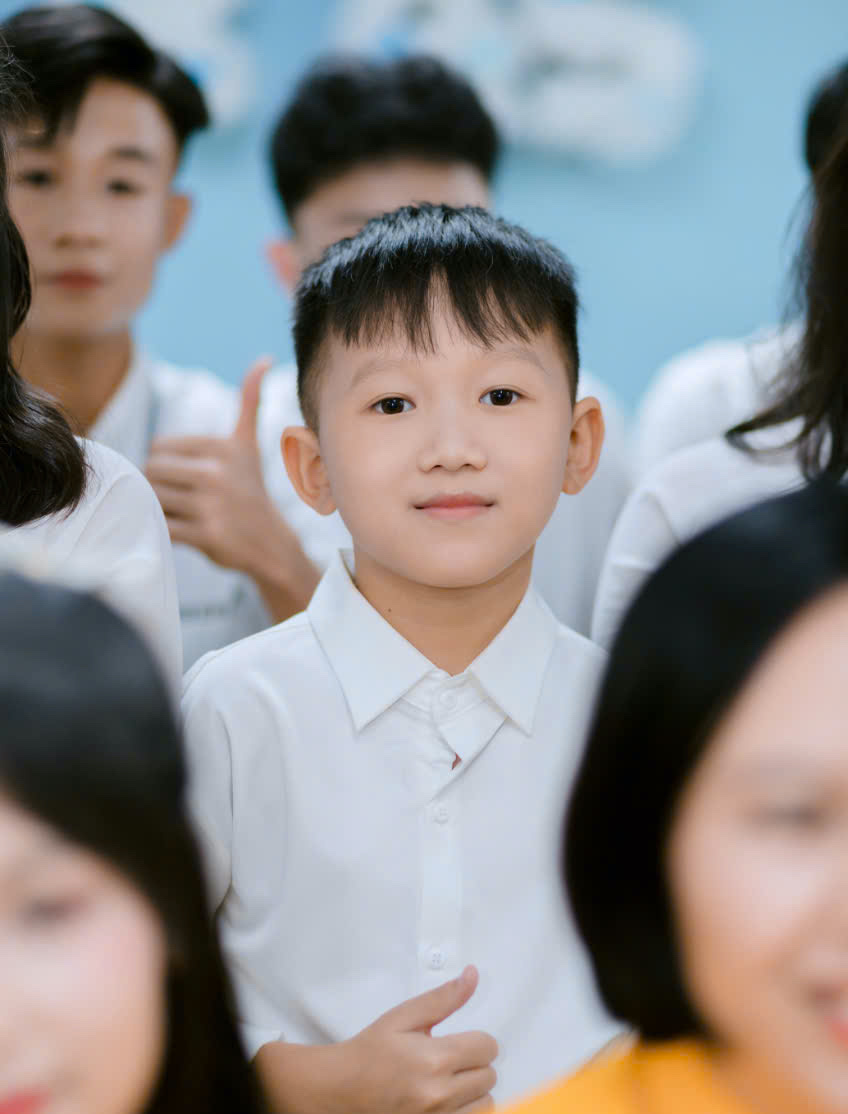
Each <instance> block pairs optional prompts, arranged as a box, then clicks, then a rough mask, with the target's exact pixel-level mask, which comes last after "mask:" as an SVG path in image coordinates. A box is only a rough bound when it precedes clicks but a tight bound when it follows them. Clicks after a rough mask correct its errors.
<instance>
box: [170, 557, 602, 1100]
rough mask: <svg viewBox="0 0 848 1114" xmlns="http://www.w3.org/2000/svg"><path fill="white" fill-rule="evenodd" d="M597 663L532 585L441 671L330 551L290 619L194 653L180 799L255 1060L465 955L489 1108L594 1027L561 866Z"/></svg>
mask: <svg viewBox="0 0 848 1114" xmlns="http://www.w3.org/2000/svg"><path fill="white" fill-rule="evenodd" d="M603 663H604V655H603V653H602V652H601V651H600V650H598V648H597V647H595V646H593V645H592V644H591V643H589V642H588V641H587V640H586V639H584V638H582V637H581V636H580V635H577V634H575V633H574V632H573V631H570V630H567V629H566V628H565V627H562V626H560V625H559V624H558V623H557V622H556V620H555V619H554V618H553V616H552V615H551V613H550V611H549V610H548V608H547V607H546V605H545V604H544V603H543V602H542V601H541V600H540V598H539V596H538V595H537V594H536V592H535V591H534V590H532V589H531V590H530V591H528V593H527V594H526V596H525V597H524V600H523V601H522V603H521V604H520V606H519V607H518V609H517V610H516V612H515V614H514V615H513V617H512V618H511V619H510V621H509V622H508V623H507V625H506V626H505V627H504V629H503V630H502V631H501V633H500V634H499V635H498V636H497V637H496V638H495V639H494V640H493V641H492V643H491V644H490V645H489V646H488V647H487V649H486V650H484V651H483V653H482V654H480V656H479V657H478V658H477V659H476V660H475V661H474V662H473V663H472V664H471V665H470V666H469V667H468V669H466V670H465V671H464V672H463V673H462V674H460V675H458V676H456V677H450V676H448V675H447V674H446V673H444V672H442V671H441V670H439V669H436V668H435V667H434V666H433V665H432V664H431V662H429V661H428V660H427V659H426V658H425V657H424V656H423V655H422V654H420V653H419V652H418V650H416V649H415V648H414V647H413V646H412V645H411V644H410V643H409V642H407V641H406V640H405V639H404V638H403V637H402V636H401V635H400V634H399V633H398V632H397V631H395V630H394V629H393V628H392V627H391V626H390V625H389V624H388V623H387V622H386V621H385V620H384V619H383V618H382V617H381V616H380V615H379V614H378V612H377V611H376V610H374V608H372V607H371V605H370V604H369V603H368V602H367V601H366V600H365V598H364V597H363V596H362V595H361V594H360V593H359V591H358V590H357V589H356V587H355V586H354V584H353V581H352V579H351V577H350V575H349V573H348V571H347V568H346V567H345V564H343V562H342V559H341V558H340V557H337V558H336V559H335V560H334V562H333V563H332V564H331V565H330V567H329V569H328V571H327V572H326V574H325V576H324V578H323V580H322V581H321V584H320V585H319V587H318V589H317V591H316V593H315V596H314V598H313V600H312V603H311V604H310V605H309V608H308V609H307V611H306V612H304V613H303V614H301V615H297V616H295V617H294V618H292V619H290V620H288V621H287V622H285V623H282V624H280V625H279V626H277V627H274V628H272V629H270V630H267V631H264V632H262V633H261V634H258V635H255V636H253V637H252V638H248V639H245V640H244V641H243V642H240V643H238V644H236V645H234V646H230V647H228V648H227V649H225V650H222V651H220V652H218V653H215V654H211V655H209V656H207V657H206V658H204V659H203V660H202V661H201V662H198V663H197V665H196V666H195V667H194V669H193V670H192V671H191V672H190V673H189V674H188V676H187V677H186V685H185V691H184V699H183V712H184V717H185V731H186V739H187V747H188V752H189V759H190V768H191V771H192V783H191V784H192V808H193V813H194V816H195V819H196V824H197V828H198V832H199V835H200V838H201V842H202V845H203V849H204V854H205V858H206V861H207V865H208V871H209V877H210V885H211V896H212V901H213V904H214V907H215V908H217V909H218V919H219V926H220V931H221V938H222V943H223V948H224V953H225V957H226V960H227V962H228V965H229V969H230V973H231V975H232V977H233V979H234V981H235V985H236V990H237V997H238V1002H239V1013H240V1019H241V1022H242V1026H243V1032H244V1035H245V1040H246V1045H247V1049H248V1052H249V1053H250V1054H251V1055H253V1054H255V1053H256V1052H257V1051H258V1049H259V1048H260V1047H261V1046H262V1045H263V1044H265V1043H267V1042H268V1041H271V1040H277V1039H285V1040H289V1041H294V1042H303V1043H309V1044H315V1043H328V1042H334V1041H339V1040H344V1039H345V1038H347V1037H350V1036H352V1035H354V1034H355V1033H357V1032H359V1031H360V1030H361V1029H363V1028H364V1027H365V1026H366V1025H368V1024H370V1023H371V1022H372V1021H374V1020H375V1019H376V1018H377V1017H378V1016H379V1015H380V1014H382V1013H383V1012H385V1011H386V1010H387V1009H389V1008H391V1007H392V1006H395V1005H397V1004H398V1003H399V1002H401V1001H403V1000H405V999H407V998H410V997H412V996H414V995H416V994H419V993H421V992H423V991H425V990H428V989H430V988H432V987H435V986H438V985H439V984H441V983H442V982H443V981H445V980H446V979H449V978H451V977H454V976H456V975H459V974H460V972H461V971H462V969H463V967H464V966H465V965H466V964H468V963H474V964H476V965H477V967H478V968H479V970H480V985H479V988H478V990H477V992H476V993H475V994H474V996H473V997H472V999H471V1001H470V1002H469V1003H468V1004H467V1005H466V1006H465V1007H464V1008H463V1009H462V1010H460V1011H459V1012H458V1013H457V1014H456V1015H455V1016H454V1017H452V1018H451V1019H450V1020H449V1021H447V1022H446V1023H445V1024H444V1025H443V1027H442V1028H441V1030H440V1031H443V1032H459V1031H464V1030H468V1029H484V1030H486V1031H487V1032H489V1033H491V1034H492V1035H493V1036H494V1037H495V1038H496V1039H497V1040H498V1042H499V1044H500V1047H501V1051H502V1055H501V1057H500V1060H499V1062H498V1065H497V1066H498V1070H499V1075H500V1082H499V1086H498V1089H497V1092H496V1094H497V1097H498V1098H499V1099H500V1100H504V1099H508V1098H511V1097H513V1096H516V1095H518V1094H520V1093H522V1092H524V1091H527V1090H528V1089H531V1088H533V1087H535V1086H537V1085H539V1084H541V1083H543V1082H544V1081H545V1080H547V1079H549V1078H551V1077H552V1076H553V1075H555V1074H557V1073H558V1072H562V1071H563V1070H567V1069H568V1068H569V1067H570V1066H573V1065H576V1064H577V1063H579V1062H580V1061H582V1060H584V1059H585V1058H586V1057H588V1056H589V1055H591V1054H592V1053H593V1052H594V1051H595V1050H597V1049H598V1048H599V1047H600V1046H601V1045H602V1044H603V1043H604V1042H605V1041H606V1040H607V1039H608V1038H609V1037H610V1035H611V1034H612V1033H613V1032H614V1031H615V1026H614V1025H613V1024H612V1023H611V1022H610V1021H609V1019H608V1018H607V1017H606V1015H605V1014H604V1012H603V1010H602V1008H601V1006H600V1003H599V1000H598V998H597V995H596V992H595V989H594V985H593V982H592V979H591V976H590V973H589V969H588V964H587V961H586V959H585V956H584V953H583V949H582V945H581V944H580V943H579V941H578V939H577V937H576V934H575V932H574V929H573V928H572V926H571V923H570V920H569V917H568V915H567V913H566V911H565V908H564V902H563V899H562V896H561V883H560V878H559V871H558V856H559V836H560V827H561V821H562V814H563V809H564V802H565V798H566V793H567V789H568V786H569V783H570V781H571V778H572V775H573V772H574V769H575V765H576V763H577V761H578V759H579V756H580V752H581V748H582V745H583V739H584V734H585V731H586V728H587V720H588V717H589V714H590V711H591V707H592V703H593V699H594V695H595V690H596V686H597V682H598V679H599V675H600V673H601V670H602V668H603ZM456 755H459V757H460V758H461V760H462V761H461V762H460V764H459V765H458V766H457V767H456V768H455V769H454V768H452V767H453V763H454V758H455V756H456Z"/></svg>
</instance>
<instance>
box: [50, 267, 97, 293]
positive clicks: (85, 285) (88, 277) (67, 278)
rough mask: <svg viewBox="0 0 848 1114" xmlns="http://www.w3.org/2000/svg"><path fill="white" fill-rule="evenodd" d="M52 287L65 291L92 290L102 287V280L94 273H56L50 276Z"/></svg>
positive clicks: (83, 271) (74, 271)
mask: <svg viewBox="0 0 848 1114" xmlns="http://www.w3.org/2000/svg"><path fill="white" fill-rule="evenodd" d="M49 281H50V283H51V284H52V285H53V286H61V287H64V288H65V289H66V290H94V289H95V288H96V287H98V286H102V284H103V279H102V278H101V277H100V275H98V274H97V272H96V271H85V270H81V269H78V270H68V271H57V272H55V273H54V274H52V275H51V276H50V279H49Z"/></svg>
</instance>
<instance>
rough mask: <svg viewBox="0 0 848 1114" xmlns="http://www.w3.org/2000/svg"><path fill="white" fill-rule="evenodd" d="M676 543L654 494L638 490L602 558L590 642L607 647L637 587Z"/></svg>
mask: <svg viewBox="0 0 848 1114" xmlns="http://www.w3.org/2000/svg"><path fill="white" fill-rule="evenodd" d="M677 544H678V539H677V537H676V535H675V532H674V530H673V529H672V526H671V523H670V522H669V519H668V517H667V515H666V514H665V511H664V509H663V506H662V503H661V502H660V499H659V498H658V497H657V494H656V492H654V491H653V490H651V489H650V488H644V487H642V488H637V489H636V491H635V492H634V493H633V495H631V497H630V499H629V500H628V501H627V503H625V505H624V510H623V511H622V512H621V517H620V518H619V520H618V522H617V524H616V527H615V530H614V531H613V533H612V537H611V539H610V544H609V548H608V550H607V554H606V557H605V558H604V564H603V568H602V570H601V577H600V581H599V583H598V593H597V596H596V598H595V608H594V613H593V616H592V639H593V641H595V642H597V643H598V644H599V645H600V646H603V647H604V648H605V649H607V650H608V649H609V648H610V646H611V645H612V642H613V639H614V638H615V635H616V632H617V631H618V628H619V626H620V625H621V621H622V619H623V618H624V615H625V612H626V611H627V609H628V607H629V606H630V604H631V602H632V601H633V599H634V597H635V595H636V593H637V592H638V590H639V588H640V587H641V586H642V584H643V583H644V581H645V580H646V579H647V577H648V576H649V575H650V574H651V573H652V572H653V570H654V569H655V568H656V567H657V565H659V564H660V562H661V561H662V560H663V558H664V557H665V556H666V555H667V554H668V553H670V552H671V551H672V550H673V549H674V548H675V547H676V545H677Z"/></svg>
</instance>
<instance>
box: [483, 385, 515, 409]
mask: <svg viewBox="0 0 848 1114" xmlns="http://www.w3.org/2000/svg"><path fill="white" fill-rule="evenodd" d="M520 397H521V396H520V395H519V393H518V391H513V390H511V389H510V388H509V387H495V389H494V390H492V391H486V393H485V394H484V395H483V397H482V398H481V400H480V401H481V402H485V403H486V405H487V406H509V405H510V404H511V403H513V402H515V401H516V400H517V399H519V398H520Z"/></svg>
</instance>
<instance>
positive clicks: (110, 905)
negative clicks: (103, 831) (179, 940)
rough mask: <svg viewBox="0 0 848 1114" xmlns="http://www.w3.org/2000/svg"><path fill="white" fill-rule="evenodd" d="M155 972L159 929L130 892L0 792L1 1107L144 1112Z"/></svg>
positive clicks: (156, 1060) (160, 964)
mask: <svg viewBox="0 0 848 1114" xmlns="http://www.w3.org/2000/svg"><path fill="white" fill-rule="evenodd" d="M165 974H166V945H165V938H164V932H163V930H162V927H161V924H160V921H159V918H158V916H157V915H156V914H155V912H154V910H153V909H152V908H151V907H150V905H149V904H148V903H147V902H146V901H145V900H144V898H143V897H142V896H141V894H140V893H139V892H138V891H137V890H136V889H135V887H133V886H132V885H131V884H130V883H129V882H128V881H127V880H126V879H125V878H124V877H123V876H122V875H120V874H118V873H117V872H116V871H115V870H114V869H112V868H111V867H110V866H108V865H107V864H106V863H104V862H103V861H102V860H101V859H99V858H98V857H97V856H95V855H93V854H91V853H89V852H88V851H85V850H83V849H81V848H79V847H77V846H75V845H73V844H71V843H68V842H67V841H66V840H64V839H63V838H62V837H61V836H60V835H58V834H57V833H56V832H55V831H53V830H52V829H51V828H49V827H47V826H45V825H44V824H42V823H40V822H39V821H38V820H36V819H34V818H33V817H32V816H31V815H30V814H28V813H27V812H25V811H23V810H21V809H20V808H18V807H17V806H16V805H15V804H13V803H11V802H10V801H9V799H8V798H6V797H4V796H2V795H0V988H2V991H0V1111H4V1112H5V1111H9V1112H10V1114H138V1112H139V1111H141V1110H143V1109H144V1108H145V1105H146V1103H147V1101H148V1100H149V1098H150V1096H151V1094H152V1092H153V1089H154V1087H155V1084H156V1082H157V1080H158V1077H159V1073H160V1068H161V1064H162V1061H163V1055H164V1044H165V1029H166V1020H165V1011H166V1001H165Z"/></svg>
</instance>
